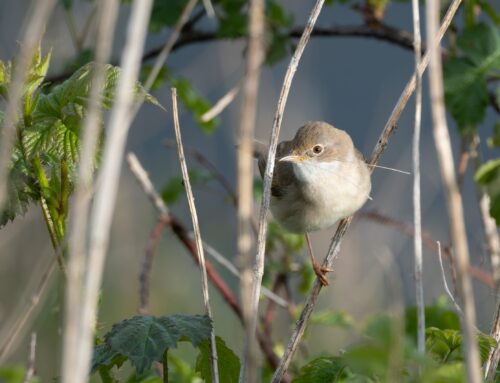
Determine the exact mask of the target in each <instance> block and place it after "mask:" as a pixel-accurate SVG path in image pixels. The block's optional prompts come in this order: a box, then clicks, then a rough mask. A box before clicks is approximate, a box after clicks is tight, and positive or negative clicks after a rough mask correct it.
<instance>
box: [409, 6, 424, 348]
mask: <svg viewBox="0 0 500 383" xmlns="http://www.w3.org/2000/svg"><path fill="white" fill-rule="evenodd" d="M412 9H413V35H414V41H413V45H414V47H415V73H416V79H415V121H414V132H413V145H412V159H413V226H414V228H415V236H414V237H413V249H414V250H413V251H414V260H415V294H416V303H417V348H418V351H419V352H420V353H421V354H425V303H424V284H423V260H422V209H421V203H420V201H421V200H420V130H421V125H422V73H420V72H419V70H418V65H419V64H420V61H421V59H422V39H421V37H420V8H419V1H418V0H412Z"/></svg>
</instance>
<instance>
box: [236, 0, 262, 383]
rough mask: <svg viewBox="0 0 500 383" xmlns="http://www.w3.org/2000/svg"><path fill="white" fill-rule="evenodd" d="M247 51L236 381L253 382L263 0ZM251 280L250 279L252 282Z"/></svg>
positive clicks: (255, 8) (253, 9) (254, 14)
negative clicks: (241, 335)
mask: <svg viewBox="0 0 500 383" xmlns="http://www.w3.org/2000/svg"><path fill="white" fill-rule="evenodd" d="M248 22H249V26H248V31H249V33H248V51H247V62H246V73H245V77H244V79H243V100H242V107H241V114H240V131H239V145H238V164H237V165H238V197H239V198H238V241H237V247H238V257H239V263H240V267H241V278H240V294H241V302H242V306H243V321H244V324H245V342H244V346H243V357H242V360H241V368H240V378H239V381H240V383H243V382H249V383H254V382H257V376H258V374H257V371H258V355H257V347H256V343H255V330H256V327H257V315H258V314H257V310H258V299H259V296H260V294H259V295H258V296H257V304H254V302H253V301H252V282H253V281H255V280H258V283H259V285H260V280H261V279H260V278H257V279H256V278H252V277H253V275H252V269H253V263H254V261H253V257H252V216H253V139H254V131H255V122H256V116H257V96H258V93H259V80H260V69H261V65H262V62H263V60H264V1H263V0H251V1H250V9H249V21H248ZM252 279H253V281H252Z"/></svg>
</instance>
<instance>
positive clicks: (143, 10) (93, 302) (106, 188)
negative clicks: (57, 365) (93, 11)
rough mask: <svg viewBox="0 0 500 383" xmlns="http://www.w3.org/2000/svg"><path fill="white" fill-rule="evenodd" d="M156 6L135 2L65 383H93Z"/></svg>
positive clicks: (93, 212) (146, 0) (98, 187)
mask: <svg viewBox="0 0 500 383" xmlns="http://www.w3.org/2000/svg"><path fill="white" fill-rule="evenodd" d="M151 7H152V0H134V2H133V3H132V9H131V15H130V21H129V24H128V29H127V39H126V43H125V48H124V51H123V54H122V59H121V68H122V72H121V74H120V77H119V80H118V85H117V89H116V96H115V103H114V105H113V108H112V110H111V115H110V120H109V129H108V137H107V139H106V142H105V146H104V152H103V158H102V167H101V171H100V172H99V178H98V180H97V182H96V193H95V199H94V203H93V204H92V208H91V212H90V244H89V255H88V263H87V268H86V270H85V274H84V291H83V298H82V306H81V307H80V308H79V309H80V312H79V316H80V318H81V319H80V324H81V327H80V334H79V336H80V341H79V342H78V343H77V344H78V346H79V351H78V355H79V357H78V364H77V365H73V366H72V372H71V374H70V375H69V376H68V378H67V380H65V383H84V382H86V381H87V379H88V372H89V369H90V359H91V356H92V348H93V347H92V346H93V341H94V330H95V322H96V318H97V301H98V296H99V289H100V286H101V281H102V275H103V270H104V261H105V259H106V253H107V250H108V243H109V233H110V229H111V221H112V217H113V211H114V208H115V204H116V195H117V190H118V182H119V179H120V171H121V165H122V160H123V153H124V149H125V142H126V138H127V134H128V130H129V128H130V124H131V119H130V109H131V108H132V107H133V105H134V104H133V102H134V88H135V84H136V81H137V78H138V75H139V68H140V62H141V54H142V51H143V47H144V40H145V37H146V32H147V27H148V22H149V17H150V14H151Z"/></svg>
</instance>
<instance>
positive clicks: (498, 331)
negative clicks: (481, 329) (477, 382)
mask: <svg viewBox="0 0 500 383" xmlns="http://www.w3.org/2000/svg"><path fill="white" fill-rule="evenodd" d="M491 336H492V337H493V338H495V340H496V341H497V345H496V347H493V348H492V349H491V351H490V354H489V355H488V359H487V360H486V363H485V364H484V371H485V377H486V380H487V381H493V380H494V379H495V375H496V372H497V367H498V362H499V360H500V303H498V302H497V310H496V312H495V318H494V319H493V326H492V329H491Z"/></svg>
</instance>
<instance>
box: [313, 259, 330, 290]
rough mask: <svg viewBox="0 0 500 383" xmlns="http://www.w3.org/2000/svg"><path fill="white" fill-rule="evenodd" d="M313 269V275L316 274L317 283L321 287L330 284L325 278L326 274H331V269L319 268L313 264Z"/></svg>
mask: <svg viewBox="0 0 500 383" xmlns="http://www.w3.org/2000/svg"><path fill="white" fill-rule="evenodd" d="M313 269H314V273H315V274H316V276H317V277H318V279H319V282H320V283H321V284H322V285H323V286H328V285H329V284H330V282H328V278H327V277H326V273H329V272H332V271H333V269H331V268H329V267H326V266H320V265H318V264H316V263H315V264H313Z"/></svg>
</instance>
